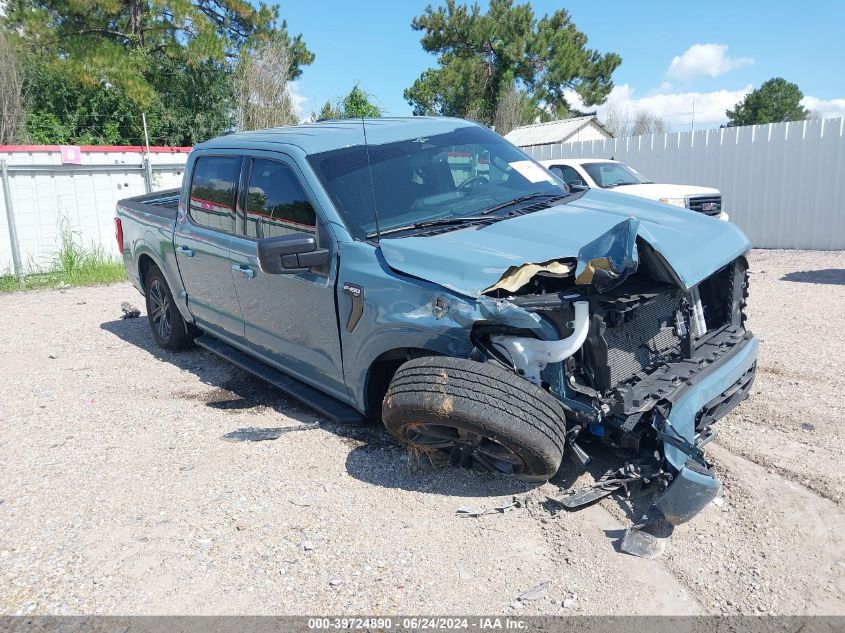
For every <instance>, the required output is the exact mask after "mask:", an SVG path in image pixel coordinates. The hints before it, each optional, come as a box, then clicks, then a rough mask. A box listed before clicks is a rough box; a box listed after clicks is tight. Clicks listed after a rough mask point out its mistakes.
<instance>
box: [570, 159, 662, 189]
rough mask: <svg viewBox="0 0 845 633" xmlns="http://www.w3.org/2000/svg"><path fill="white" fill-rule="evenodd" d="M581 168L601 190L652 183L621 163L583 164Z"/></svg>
mask: <svg viewBox="0 0 845 633" xmlns="http://www.w3.org/2000/svg"><path fill="white" fill-rule="evenodd" d="M581 166H582V167H583V168H584V169H585V170H586V171H587V173H588V174H590V178H592V179H593V181H594V182H595V183H596V184H597V185H598V186H599V187H601V188H602V189H610V188H612V187H621V186H624V185H644V184H648V183H650V182H652V181H651V180H648V179H647V178H645V177H644V176H643V175H642V174H639V173H637V172H636V171H635V170H634V169H631V168H630V167H628V166H627V165H623V164H622V163H584V164H583V165H581Z"/></svg>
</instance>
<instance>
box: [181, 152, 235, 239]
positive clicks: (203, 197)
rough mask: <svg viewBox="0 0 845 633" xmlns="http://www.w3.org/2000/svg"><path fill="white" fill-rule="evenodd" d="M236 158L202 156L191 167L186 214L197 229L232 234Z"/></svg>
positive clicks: (233, 228) (233, 227) (233, 225)
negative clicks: (192, 167)
mask: <svg viewBox="0 0 845 633" xmlns="http://www.w3.org/2000/svg"><path fill="white" fill-rule="evenodd" d="M240 172H241V158H240V156H203V157H201V158H198V159H197V162H196V165H195V166H194V177H193V180H191V198H190V205H189V208H188V214H189V215H190V216H191V219H192V220H193V221H194V222H195V223H196V224H199V225H200V226H206V227H208V228H210V229H217V230H218V231H225V232H227V233H233V232H234V230H235V190H236V188H237V182H238V178H239V176H240Z"/></svg>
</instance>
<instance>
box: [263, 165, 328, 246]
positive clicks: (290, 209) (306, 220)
mask: <svg viewBox="0 0 845 633" xmlns="http://www.w3.org/2000/svg"><path fill="white" fill-rule="evenodd" d="M316 222H317V220H316V213H315V212H314V207H313V206H312V205H311V202H309V200H308V196H307V195H305V191H304V190H303V188H302V185H300V184H299V180H298V179H297V177H296V174H294V173H293V170H292V169H291V168H290V167H288V166H287V165H286V164H284V163H280V162H278V161H275V160H266V159H263V158H257V159H255V161H254V162H253V163H252V171H251V173H250V176H249V190H248V192H247V200H246V236H247V237H252V238H256V239H262V238H265V237H279V236H282V235H290V234H292V233H311V234H314V233H316V230H317V227H316Z"/></svg>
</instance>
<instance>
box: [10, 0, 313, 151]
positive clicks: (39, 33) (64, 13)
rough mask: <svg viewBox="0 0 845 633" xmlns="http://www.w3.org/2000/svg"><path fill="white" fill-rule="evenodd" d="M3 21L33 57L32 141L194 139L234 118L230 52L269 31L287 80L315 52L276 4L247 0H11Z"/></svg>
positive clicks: (176, 141) (30, 72) (246, 48)
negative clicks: (283, 58)
mask: <svg viewBox="0 0 845 633" xmlns="http://www.w3.org/2000/svg"><path fill="white" fill-rule="evenodd" d="M2 26H3V27H4V29H5V32H6V33H7V34H8V36H9V38H10V39H11V40H13V43H14V45H15V47H16V49H17V50H18V51H19V52H20V53H21V56H22V57H23V58H24V59H25V60H26V61H27V70H28V72H27V73H26V83H27V88H28V90H27V96H28V110H29V114H28V117H27V130H28V131H29V133H30V135H31V136H32V137H33V140H35V141H36V142H45V141H48V140H49V142H51V143H58V142H68V143H88V142H92V143H112V144H140V143H141V142H142V140H143V131H142V125H141V116H140V113H141V112H146V113H147V122H148V125H149V128H150V137H151V139H150V140H151V142H153V143H167V144H180V145H181V144H192V143H195V142H198V141H202V140H205V139H207V138H209V137H210V136H214V135H216V134H219V133H220V132H222V131H224V130H225V129H227V128H228V127H230V126H231V124H232V117H231V111H230V110H231V103H230V101H231V94H232V88H231V81H230V74H231V69H232V67H233V60H236V59H237V58H238V57H239V56H241V55H242V54H243V53H245V52H249V51H250V50H253V49H254V48H255V47H257V46H259V45H260V44H261V43H262V42H266V41H268V40H273V41H280V42H283V43H284V45H285V46H286V47H287V49H288V58H289V66H288V77H287V78H288V79H294V78H296V77H298V76H299V75H300V74H301V73H302V68H303V67H304V66H306V65H308V64H310V63H312V62H313V60H314V55H313V53H311V51H309V50H308V48H307V46H306V45H305V42H304V41H303V39H302V36H301V35H296V36H293V37H292V36H291V35H290V34H289V33H288V32H287V24H286V23H285V22H284V21H283V20H280V19H279V13H278V7H276V6H272V7H271V6H268V5H266V4H264V3H263V2H260V3H258V4H255V5H253V4H251V3H250V2H247V1H246V0H169V1H168V2H167V3H162V2H159V1H158V0H121V1H119V2H118V1H115V0H9V2H8V4H7V5H6V15H5V16H4V17H3V19H2Z"/></svg>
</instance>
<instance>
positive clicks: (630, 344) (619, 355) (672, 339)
mask: <svg viewBox="0 0 845 633" xmlns="http://www.w3.org/2000/svg"><path fill="white" fill-rule="evenodd" d="M679 303H680V300H679V299H678V298H677V297H672V296H671V295H669V294H666V295H662V296H660V297H659V298H657V299H656V300H655V301H653V302H651V303H649V304H647V305H644V306H642V307H640V308H637V309H635V310H633V311H631V312H629V313H627V314H626V315H625V318H623V319H621V320H620V321H619V323H617V324H616V326H615V327H610V326H609V325H608V326H607V328H606V330H605V333H604V339H605V341H606V342H607V362H608V367H609V369H610V385H613V386H615V385H618V384H619V383H620V382H624V381H626V380H628V379H629V378H631V377H632V376H633V375H634V374H636V373H639V372H641V371H642V370H643V369H645V368H646V367H648V366H649V365H651V364H652V363H654V362H655V361H656V360H659V359H660V358H662V357H664V356H666V355H670V354H672V353H674V352H676V351H677V350H678V349H679V346H680V340H679V339H678V337H677V335H676V334H675V329H674V324H675V311H676V310H677V309H678V305H679Z"/></svg>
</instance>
